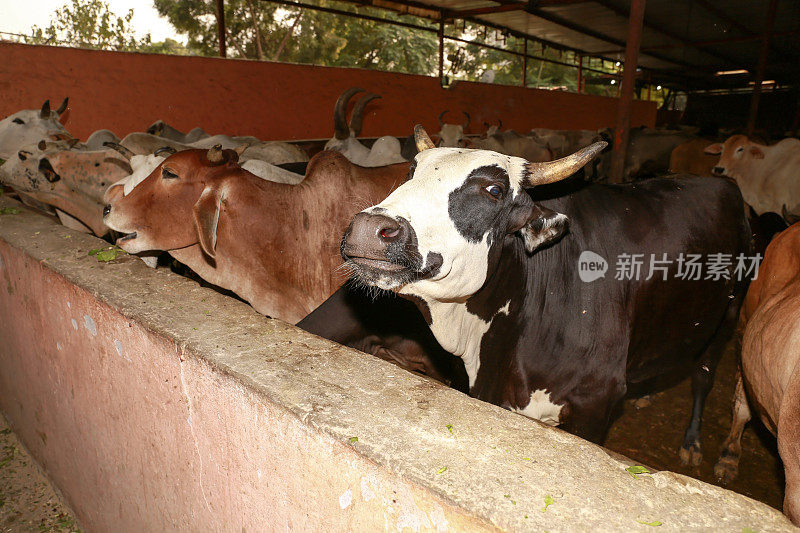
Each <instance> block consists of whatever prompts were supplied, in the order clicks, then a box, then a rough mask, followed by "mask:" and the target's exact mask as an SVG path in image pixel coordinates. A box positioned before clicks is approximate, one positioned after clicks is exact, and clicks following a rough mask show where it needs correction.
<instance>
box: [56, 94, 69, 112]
mask: <svg viewBox="0 0 800 533" xmlns="http://www.w3.org/2000/svg"><path fill="white" fill-rule="evenodd" d="M68 104H69V96H67V97H66V98H64V101H63V102H61V105H60V106H58V109H56V113H58V114H59V115H60V114H61V113H63V112H64V111H66V110H67V105H68Z"/></svg>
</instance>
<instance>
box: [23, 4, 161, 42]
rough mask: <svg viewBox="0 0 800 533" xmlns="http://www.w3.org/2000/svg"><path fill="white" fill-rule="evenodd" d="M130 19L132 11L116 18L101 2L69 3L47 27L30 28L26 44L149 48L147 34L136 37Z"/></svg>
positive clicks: (57, 11) (56, 13)
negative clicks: (140, 37)
mask: <svg viewBox="0 0 800 533" xmlns="http://www.w3.org/2000/svg"><path fill="white" fill-rule="evenodd" d="M131 19H133V9H131V10H129V11H128V13H127V14H126V15H124V16H122V17H119V16H117V15H115V14H114V13H113V12H112V11H111V9H110V8H109V7H108V3H106V2H104V1H103V0H71V2H70V3H67V4H65V5H64V6H62V7H61V8H59V9H57V10H56V11H55V12H54V13H53V16H52V17H51V19H50V25H49V26H47V27H46V28H39V27H38V26H33V27H32V28H31V36H29V37H28V38H26V42H28V43H31V44H66V45H69V46H76V47H80V48H94V49H98V50H137V49H139V48H140V47H142V46H147V45H149V44H150V36H149V35H147V36H146V37H145V38H144V39H141V40H139V39H137V38H136V36H135V35H134V32H133V28H132V26H131Z"/></svg>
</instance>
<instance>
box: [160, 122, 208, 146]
mask: <svg viewBox="0 0 800 533" xmlns="http://www.w3.org/2000/svg"><path fill="white" fill-rule="evenodd" d="M145 131H146V132H147V133H149V134H151V135H156V136H158V137H163V138H165V139H169V140H171V141H178V142H180V143H183V144H190V143H193V142H197V141H199V140H202V139H205V138H207V137H211V136H210V135H209V134H208V133H206V132H205V131H204V130H203V128H200V127H196V128H192V129H191V130H189V133H183V132H182V131H180V130H177V129H175V128H173V127H172V126H170V125H169V124H167V123H166V122H164V121H163V120H156V121H155V122H153V123H152V124H150V126H148V128H147V129H146V130H145Z"/></svg>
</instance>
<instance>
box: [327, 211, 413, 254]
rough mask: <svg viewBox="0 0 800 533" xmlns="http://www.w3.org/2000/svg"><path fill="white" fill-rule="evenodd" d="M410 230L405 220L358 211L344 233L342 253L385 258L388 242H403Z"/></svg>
mask: <svg viewBox="0 0 800 533" xmlns="http://www.w3.org/2000/svg"><path fill="white" fill-rule="evenodd" d="M409 234H410V232H409V230H408V223H407V222H406V221H405V220H402V219H401V220H395V219H393V218H390V217H387V216H385V215H377V214H370V213H358V214H357V215H356V216H355V217H353V223H352V224H351V225H350V229H349V230H348V231H347V234H345V237H344V240H343V242H342V253H343V254H344V255H346V256H356V257H366V258H371V259H385V257H386V248H387V246H389V245H390V244H400V245H402V244H405V242H406V241H407V240H408V236H409Z"/></svg>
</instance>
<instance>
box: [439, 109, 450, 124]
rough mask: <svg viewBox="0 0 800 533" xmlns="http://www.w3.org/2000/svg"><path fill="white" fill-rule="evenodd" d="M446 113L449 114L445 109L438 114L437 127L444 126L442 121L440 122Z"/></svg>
mask: <svg viewBox="0 0 800 533" xmlns="http://www.w3.org/2000/svg"><path fill="white" fill-rule="evenodd" d="M448 112H449V109H445V110H444V111H442V112H441V113H439V127H442V126H444V120H442V117H444V116H445V115H446V114H447V113H448Z"/></svg>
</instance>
